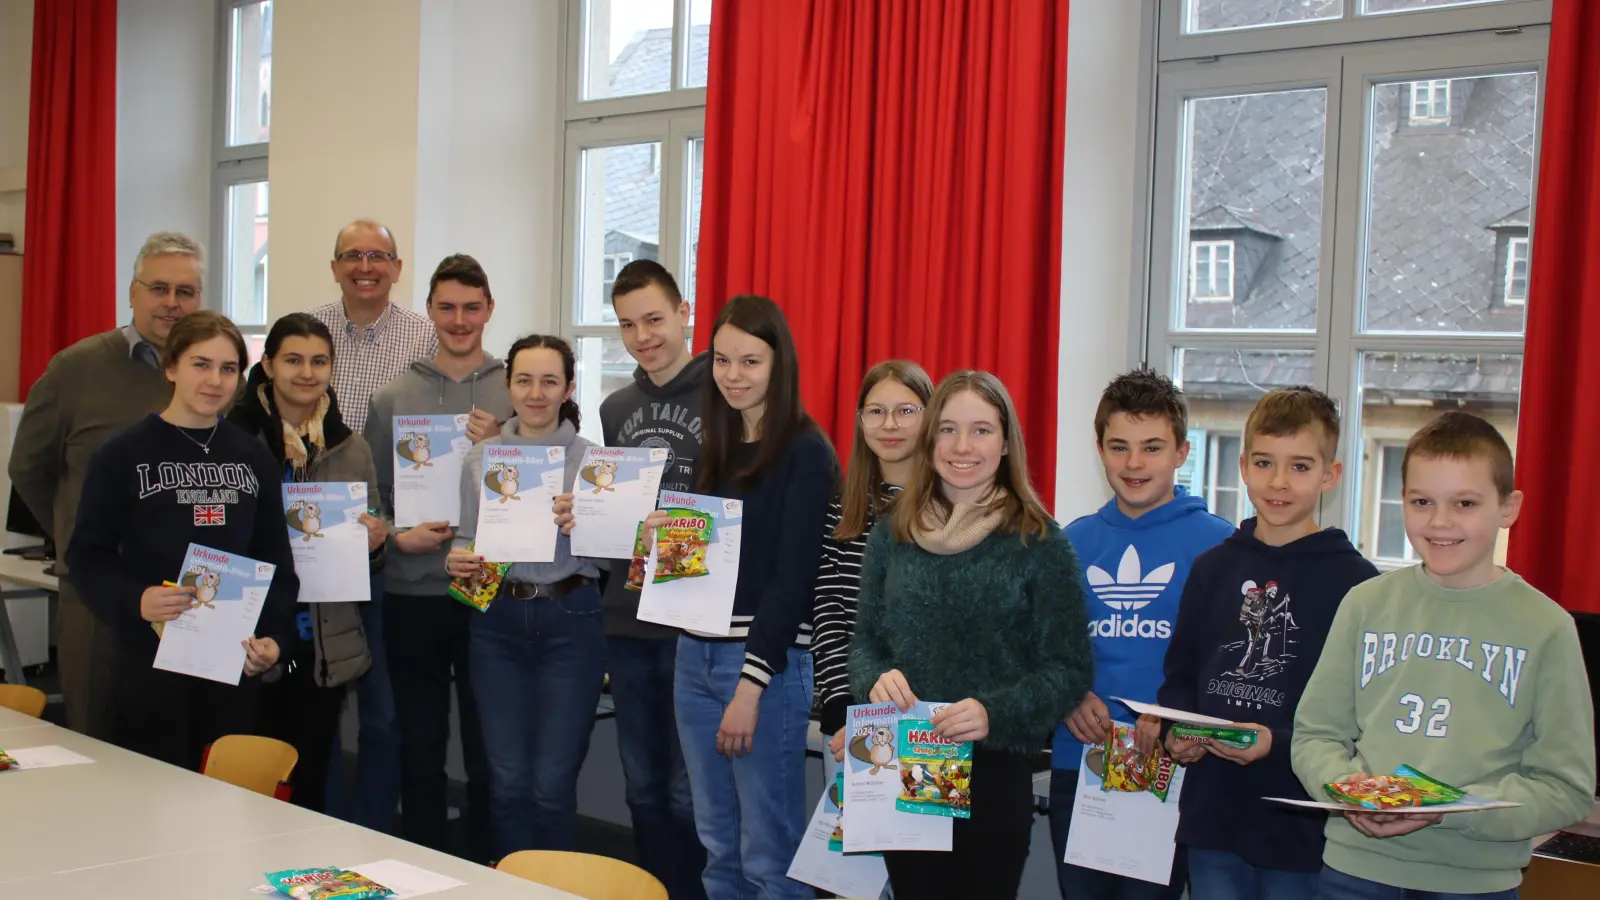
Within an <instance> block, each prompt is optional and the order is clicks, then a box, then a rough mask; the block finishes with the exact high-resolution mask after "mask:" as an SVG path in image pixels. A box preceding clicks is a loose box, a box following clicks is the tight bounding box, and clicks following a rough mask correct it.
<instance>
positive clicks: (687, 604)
mask: <svg viewBox="0 0 1600 900" xmlns="http://www.w3.org/2000/svg"><path fill="white" fill-rule="evenodd" d="M659 502H660V504H661V506H662V508H663V509H667V508H671V509H684V510H694V511H695V512H696V513H698V514H703V516H704V517H705V518H706V519H707V520H708V521H709V522H710V524H711V544H710V546H708V547H706V548H705V563H706V574H704V575H699V576H696V577H693V578H679V579H676V580H674V581H664V582H661V583H660V584H657V583H656V580H655V576H656V565H657V558H656V557H657V554H658V552H659V550H660V547H659V542H658V541H655V540H652V541H650V558H649V559H648V560H647V561H646V563H645V570H644V589H643V590H642V591H640V592H639V616H638V618H639V621H641V622H655V623H656V624H658V625H670V626H672V627H674V628H683V629H687V630H689V631H692V632H698V633H700V634H704V635H711V636H718V637H725V636H727V634H728V632H729V631H731V630H733V592H734V589H735V588H736V587H738V584H739V542H740V540H741V536H742V534H743V531H744V525H743V522H744V504H743V503H742V502H740V501H738V500H728V499H725V498H723V497H708V496H705V495H704V494H690V493H686V492H679V491H663V492H662V494H661V499H660V501H659ZM631 555H632V554H630V556H631Z"/></svg>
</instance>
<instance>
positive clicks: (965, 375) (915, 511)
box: [890, 370, 1056, 543]
mask: <svg viewBox="0 0 1600 900" xmlns="http://www.w3.org/2000/svg"><path fill="white" fill-rule="evenodd" d="M966 391H971V392H972V393H974V394H977V395H978V399H980V400H982V401H983V402H985V403H987V404H989V405H990V406H992V407H994V408H995V409H996V410H997V411H998V412H999V413H1000V432H1001V434H1003V435H1004V436H1005V441H1006V457H1005V459H1004V460H1003V461H1002V462H1001V463H1000V469H999V471H997V472H996V473H995V477H994V485H995V487H996V488H1003V489H1004V490H1003V491H996V492H995V494H994V495H993V496H992V497H991V498H990V500H989V506H990V508H991V509H995V510H998V511H1000V512H1001V513H1003V515H1004V521H1003V522H1001V523H1000V527H999V529H998V530H1000V531H1003V532H1006V533H1009V534H1019V535H1022V539H1023V542H1024V543H1026V542H1027V539H1028V538H1029V537H1038V538H1040V539H1041V540H1042V539H1044V538H1047V537H1049V536H1050V533H1051V532H1052V531H1054V530H1056V523H1055V521H1054V520H1053V519H1051V518H1050V513H1049V512H1047V511H1046V510H1045V508H1044V504H1043V503H1040V502H1039V495H1038V494H1037V493H1035V492H1034V490H1033V482H1032V481H1031V480H1030V479H1029V478H1028V449H1027V447H1026V445H1025V444H1024V443H1023V440H1022V426H1021V424H1020V423H1018V422H1017V409H1016V406H1015V404H1013V403H1012V402H1011V394H1010V392H1008V391H1007V390H1006V386H1005V385H1004V384H1002V383H1000V379H998V378H996V377H995V376H994V375H992V374H990V373H988V372H976V371H972V370H967V371H963V372H952V373H950V374H949V375H947V376H945V379H944V380H943V381H941V382H939V387H938V388H937V389H936V390H935V391H934V392H933V398H932V399H931V400H929V401H928V408H927V410H926V411H925V412H924V413H923V414H922V436H921V438H920V439H919V440H918V442H917V453H916V459H917V465H916V467H915V469H914V470H913V471H912V475H911V483H910V484H908V485H906V488H905V491H904V492H903V493H902V494H901V495H900V498H899V500H898V501H897V502H896V503H895V505H894V511H893V513H892V514H891V518H890V529H891V533H892V534H893V535H894V539H895V540H897V541H899V542H901V543H910V542H911V541H912V540H913V539H914V538H913V537H912V533H913V532H914V531H916V530H918V528H919V527H920V524H921V520H922V518H923V515H924V513H926V512H927V510H928V509H929V507H934V508H937V509H938V510H940V511H941V512H943V513H944V514H945V516H948V515H949V514H950V512H951V510H952V509H953V508H954V504H952V503H951V502H950V501H949V499H947V498H946V497H945V496H944V493H943V492H942V491H940V490H939V482H940V479H939V474H938V473H937V472H936V471H934V468H933V449H934V446H935V444H936V443H937V442H938V440H939V420H940V419H941V418H943V416H944V408H945V406H946V405H947V404H948V403H949V402H950V400H951V398H953V397H955V396H956V395H957V394H960V393H963V392H966Z"/></svg>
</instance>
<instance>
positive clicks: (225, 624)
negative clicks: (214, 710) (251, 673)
mask: <svg viewBox="0 0 1600 900" xmlns="http://www.w3.org/2000/svg"><path fill="white" fill-rule="evenodd" d="M277 568H278V567H277V566H275V565H273V564H272V563H264V562H260V561H258V560H254V559H250V558H249V557H246V556H241V555H239V554H237V553H224V552H223V551H221V550H212V549H211V548H210V547H202V546H200V545H199V544H190V545H189V552H188V553H187V554H186V555H185V556H184V557H183V571H182V573H181V574H179V576H178V585H179V586H180V587H192V588H194V589H195V594H194V599H193V601H192V602H191V604H190V606H189V609H187V610H185V611H184V613H183V614H182V615H180V616H178V617H177V618H176V619H173V620H172V621H170V622H168V623H166V627H165V628H163V629H161V644H160V646H158V647H157V648H156V661H155V667H156V668H157V669H162V670H165V671H168V672H177V673H179V674H180V675H193V676H194V677H196V678H206V679H210V680H211V681H220V682H222V683H223V684H238V683H239V678H240V676H241V675H243V674H244V642H245V641H246V640H248V639H249V638H250V636H251V635H253V634H255V630H256V620H257V619H259V618H260V617H261V607H262V604H264V603H265V602H266V600H267V588H269V587H270V586H271V585H272V575H273V573H274V572H276V571H277Z"/></svg>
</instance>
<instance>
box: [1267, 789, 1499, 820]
mask: <svg viewBox="0 0 1600 900" xmlns="http://www.w3.org/2000/svg"><path fill="white" fill-rule="evenodd" d="M1261 799H1263V800H1271V801H1272V802H1273V803H1287V804H1288V805H1290V806H1303V807H1306V808H1307V809H1331V810H1335V811H1337V812H1347V813H1349V812H1370V813H1394V814H1396V815H1402V816H1404V815H1422V816H1431V815H1433V814H1435V813H1443V814H1445V815H1449V814H1451V813H1464V812H1481V811H1483V810H1485V809H1510V808H1511V807H1513V806H1521V805H1522V804H1521V803H1516V802H1514V801H1511V800H1490V799H1489V798H1488V797H1479V796H1478V795H1476V794H1468V795H1466V796H1465V797H1462V798H1461V799H1460V800H1457V801H1456V802H1454V803H1441V804H1439V805H1438V806H1400V807H1395V808H1394V809H1362V808H1361V807H1359V806H1351V805H1350V804H1348V803H1335V802H1333V801H1332V800H1290V799H1289V798H1287V797H1263V798H1261Z"/></svg>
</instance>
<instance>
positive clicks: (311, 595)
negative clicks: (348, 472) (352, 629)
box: [283, 481, 372, 603]
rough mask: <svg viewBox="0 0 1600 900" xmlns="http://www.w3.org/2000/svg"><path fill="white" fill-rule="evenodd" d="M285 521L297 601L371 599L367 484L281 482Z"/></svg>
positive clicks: (342, 601)
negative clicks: (365, 518)
mask: <svg viewBox="0 0 1600 900" xmlns="http://www.w3.org/2000/svg"><path fill="white" fill-rule="evenodd" d="M283 509H284V520H285V521H284V524H285V526H286V527H287V528H288V529H289V548H290V550H292V551H293V552H294V571H295V574H297V575H299V576H300V602H301V603H349V602H365V601H368V600H371V599H372V582H371V579H370V578H369V577H368V562H367V526H365V525H363V524H361V515H362V513H365V512H366V511H367V486H366V484H365V483H364V482H360V481H349V482H345V481H306V482H298V483H296V482H290V483H288V484H285V485H284V486H283Z"/></svg>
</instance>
